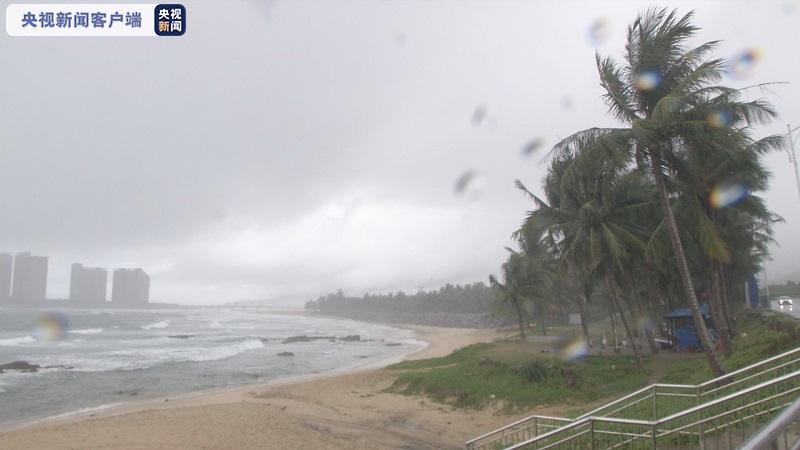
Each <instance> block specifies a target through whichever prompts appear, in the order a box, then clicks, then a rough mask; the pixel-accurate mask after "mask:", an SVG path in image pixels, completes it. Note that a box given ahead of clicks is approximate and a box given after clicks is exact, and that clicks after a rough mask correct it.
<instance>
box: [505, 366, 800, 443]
mask: <svg viewBox="0 0 800 450" xmlns="http://www.w3.org/2000/svg"><path fill="white" fill-rule="evenodd" d="M798 396H800V370H797V371H795V372H792V373H788V374H784V375H781V376H779V377H776V378H774V379H772V380H769V381H765V382H762V383H759V384H757V385H754V386H750V387H747V388H744V389H741V390H740V391H737V392H734V393H731V394H728V395H725V396H723V397H720V398H717V399H714V400H711V401H708V402H706V403H703V404H700V405H697V406H694V407H691V408H688V409H686V410H684V411H681V412H679V413H676V414H672V415H669V416H666V417H664V418H661V419H658V420H636V419H623V418H615V417H594V416H592V417H586V418H583V419H580V420H576V421H575V422H573V423H571V424H569V425H567V426H565V427H562V428H561V429H558V430H554V431H551V432H549V433H544V434H541V435H539V436H536V437H534V438H531V439H529V440H528V441H524V442H520V443H518V444H516V445H513V446H511V447H508V449H507V450H523V449H525V450H529V449H537V450H541V449H554V448H592V449H613V448H631V449H657V448H669V449H694V448H715V449H716V448H724V449H732V448H736V445H738V444H739V443H741V442H744V441H745V440H746V439H747V438H748V437H749V436H751V435H752V434H753V432H755V431H757V429H758V427H759V426H760V425H761V424H762V423H764V422H766V421H768V420H769V419H770V418H771V416H772V415H773V414H774V413H776V412H777V411H779V410H781V409H783V408H785V407H786V406H788V405H790V404H792V403H793V402H795V401H797V399H798Z"/></svg>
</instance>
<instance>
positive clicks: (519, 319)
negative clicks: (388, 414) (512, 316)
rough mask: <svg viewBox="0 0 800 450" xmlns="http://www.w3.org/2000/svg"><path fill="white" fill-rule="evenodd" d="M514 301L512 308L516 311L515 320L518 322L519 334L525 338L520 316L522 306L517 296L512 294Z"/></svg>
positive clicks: (523, 324) (523, 325)
mask: <svg viewBox="0 0 800 450" xmlns="http://www.w3.org/2000/svg"><path fill="white" fill-rule="evenodd" d="M512 302H513V303H514V309H515V310H516V312H517V321H518V322H519V335H520V337H521V338H522V339H523V340H524V339H525V323H524V320H523V318H522V306H521V305H520V304H519V297H517V296H514V298H513V299H512Z"/></svg>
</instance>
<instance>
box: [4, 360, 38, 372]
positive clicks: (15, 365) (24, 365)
mask: <svg viewBox="0 0 800 450" xmlns="http://www.w3.org/2000/svg"><path fill="white" fill-rule="evenodd" d="M41 368H42V366H40V365H38V364H31V363H29V362H28V361H14V362H10V363H8V364H0V373H3V371H5V370H17V371H20V372H36V371H37V370H39V369H41Z"/></svg>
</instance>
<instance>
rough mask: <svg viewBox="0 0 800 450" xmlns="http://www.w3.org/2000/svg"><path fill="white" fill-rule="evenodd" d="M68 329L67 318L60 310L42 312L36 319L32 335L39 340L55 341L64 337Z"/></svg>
mask: <svg viewBox="0 0 800 450" xmlns="http://www.w3.org/2000/svg"><path fill="white" fill-rule="evenodd" d="M68 329H69V318H67V316H66V315H64V314H63V313H60V312H44V313H42V314H40V315H39V318H38V319H37V320H36V325H35V329H34V333H33V334H34V336H35V337H36V339H38V340H39V341H45V342H56V341H60V340H62V339H64V336H66V334H67V330H68Z"/></svg>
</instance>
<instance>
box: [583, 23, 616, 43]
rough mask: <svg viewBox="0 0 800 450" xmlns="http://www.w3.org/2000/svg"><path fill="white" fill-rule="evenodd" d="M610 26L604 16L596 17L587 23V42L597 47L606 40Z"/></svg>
mask: <svg viewBox="0 0 800 450" xmlns="http://www.w3.org/2000/svg"><path fill="white" fill-rule="evenodd" d="M610 34H611V33H610V27H609V25H608V21H607V20H606V19H605V17H598V18H597V19H595V21H594V22H592V23H591V25H589V30H588V31H587V38H588V39H589V43H590V44H591V45H592V46H594V47H599V46H601V45H603V44H605V43H606V42H607V41H608V37H609V35H610Z"/></svg>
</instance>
